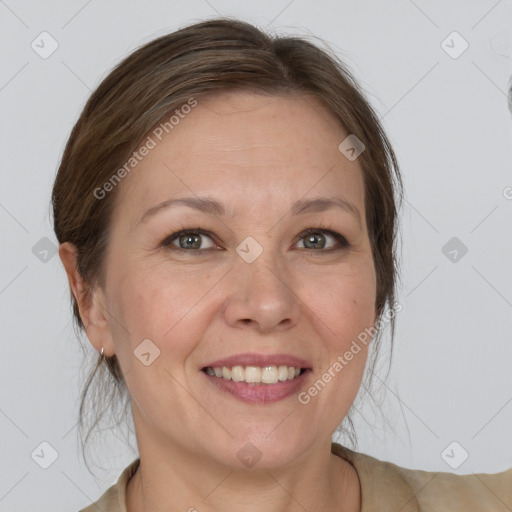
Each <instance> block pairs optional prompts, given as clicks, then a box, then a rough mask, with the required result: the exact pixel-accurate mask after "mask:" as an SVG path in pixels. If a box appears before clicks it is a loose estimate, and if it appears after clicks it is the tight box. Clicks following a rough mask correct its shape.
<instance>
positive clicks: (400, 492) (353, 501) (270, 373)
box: [52, 19, 512, 512]
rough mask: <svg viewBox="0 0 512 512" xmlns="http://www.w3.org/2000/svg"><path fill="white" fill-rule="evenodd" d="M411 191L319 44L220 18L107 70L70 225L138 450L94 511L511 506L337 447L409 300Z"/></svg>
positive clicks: (83, 310)
mask: <svg viewBox="0 0 512 512" xmlns="http://www.w3.org/2000/svg"><path fill="white" fill-rule="evenodd" d="M401 186H402V182H401V178H400V173H399V170H398V166H397V163H396V159H395V155H394V153H393V150H392V148H391V146H390V144H389V141H388V139H387V137H386V135H385V134H384V132H383V130H382V127H381V126H380V124H379V122H378V119H377V117H376V116H375V114H374V113H373V111H372V109H371V107H370V106H369V105H368V103H367V101H366V100H365V99H364V96H363V94H362V92H361V91H360V89H359V87H358V85H357V84H356V82H355V81H354V79H353V78H352V76H351V75H350V73H349V72H348V71H347V70H346V69H345V68H344V67H343V65H342V64H341V63H339V62H338V61H337V60H336V59H335V58H334V57H333V56H330V55H328V54H327V53H326V52H325V51H322V50H320V49H318V48H317V47H315V46H314V45H312V44H310V43H308V42H306V41H304V40H301V39H298V38H278V37H272V38H271V37H270V36H268V35H266V34H264V33H262V32H261V31H259V30H258V29H256V28H255V27H253V26H251V25H250V24H247V23H243V22H240V21H234V20H226V19H219V20H212V21H208V22H203V23H198V24H195V25H191V26H189V27H186V28H183V29H181V30H178V31H176V32H174V33H172V34H169V35H166V36H163V37H160V38H159V39H156V40H155V41H152V42H150V43H148V44H146V45H145V46H143V47H141V48H140V49H138V50H137V51H135V52H134V53H133V54H132V55H130V56H129V57H127V58H126V59H125V60H124V61H123V62H122V63H121V64H119V65H118V66H117V67H116V69H114V70H113V71H112V72H111V73H110V74H109V75H108V76H107V77H106V78H105V80H104V81H103V82H102V83H101V84H100V86H99V87H98V88H97V90H96V91H95V92H94V93H93V95H92V96H91V98H90V99H89V101H88V103H87V104H86V106H85V108H84V111H83V113H82V114H81V116H80V118H79V120H78V122H77V124H76V125H75V127H74V129H73V131H72V134H71V136H70V139H69V141H68V143H67V145H66V148H65V151H64V154H63V158H62V162H61V165H60V168H59V172H58V175H57V177H56V180H55V184H54V189H53V198H52V199H53V206H54V219H55V222H54V226H55V232H56V235H57V238H58V240H59V243H60V248H59V255H60V258H61V260H62V262H63V265H64V267H65V269H66V272H67V275H68V279H69V283H70V289H71V292H72V300H73V309H74V316H75V320H76V322H77V325H78V326H79V327H80V328H81V329H83V330H84V331H85V332H86V334H87V337H88V339H89V341H90V343H91V344H92V345H93V346H94V348H95V349H96V350H97V351H98V352H99V354H100V355H99V358H98V363H97V367H96V369H98V368H100V367H101V368H102V367H104V366H105V367H106V368H107V369H108V371H109V372H110V376H111V378H112V386H118V387H119V389H121V390H122V391H124V392H126V393H127V394H128V395H129V401H130V405H131V410H132V414H133V420H134V425H135V432H136V436H137V444H138V449H139V453H140V457H139V458H138V459H137V460H135V461H134V462H133V463H132V464H130V465H129V466H128V467H127V468H126V469H125V470H124V472H123V473H122V474H121V476H120V478H119V480H118V482H117V484H116V485H114V486H112V487H111V488H110V489H108V490H107V491H106V492H105V494H104V495H103V496H101V498H100V499H99V500H98V501H97V502H96V503H93V504H92V505H90V506H89V507H87V508H85V509H84V511H85V512H89V511H92V510H98V509H99V510H103V511H105V512H107V511H108V512H125V511H127V512H139V511H149V510H150V511H152V512H160V511H164V510H165V511H166V512H168V511H169V510H189V511H193V510H198V511H217V510H223V511H230V510H235V509H236V510H240V509H242V510H263V509H264V510H268V511H284V510H286V511H295V510H297V511H298V510H308V511H314V510H322V511H339V510H344V511H365V512H366V511H370V510H379V511H383V510H390V511H391V510H393V511H398V510H401V511H404V512H405V511H412V510H422V511H434V510H435V511H439V510H442V509H446V510H450V511H455V510H465V511H470V510H475V511H476V510H484V509H485V510H506V509H507V508H506V507H509V509H510V507H512V470H509V471H507V472H503V473H500V474H495V475H484V474H479V475H466V476H456V475H452V474H449V473H434V472H424V471H418V470H408V469H405V468H400V467H398V466H396V465H394V464H391V463H387V462H383V461H379V460H377V459H374V458H372V457H370V456H367V455H364V454H361V453H357V452H355V451H353V450H350V449H348V448H345V447H343V446H341V445H340V444H337V443H332V434H333V432H334V431H335V430H336V428H337V427H338V426H339V425H340V423H341V422H342V421H343V420H344V419H346V418H347V417H348V416H349V415H348V413H349V409H350V407H351V405H352V403H353V401H354V399H355V397H356V395H357V392H358V390H359V388H360V386H361V383H362V379H363V374H364V370H365V366H366V362H367V356H368V349H369V345H370V343H371V344H373V345H374V347H373V348H374V350H375V349H376V348H377V346H378V343H379V335H380V332H381V328H382V326H383V325H384V324H385V323H386V322H390V323H391V326H392V332H393V328H394V317H393V312H394V311H395V310H397V309H398V310H399V304H398V305H397V303H396V302H395V281H396V253H395V241H396V240H395V237H396V226H397V201H398V200H399V199H400V198H401V195H400V194H401ZM375 353H376V351H375ZM370 363H373V362H372V361H370ZM369 369H370V371H369V372H368V374H367V375H371V369H372V364H370V368H369ZM93 375H94V373H93ZM93 375H92V376H93ZM92 376H91V378H92ZM82 405H83V403H82ZM445 504H446V505H445ZM499 507H501V508H499Z"/></svg>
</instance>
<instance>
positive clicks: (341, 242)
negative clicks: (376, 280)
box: [161, 227, 350, 254]
mask: <svg viewBox="0 0 512 512" xmlns="http://www.w3.org/2000/svg"><path fill="white" fill-rule="evenodd" d="M318 233H322V234H328V235H331V236H332V237H333V238H334V239H335V240H336V241H337V242H338V246H337V247H331V248H330V249H302V250H303V251H307V252H308V253H310V254H311V253H315V254H316V253H319V252H327V253H332V252H335V251H341V250H344V249H347V248H348V247H350V243H349V242H348V241H347V239H346V238H345V237H344V236H343V235H341V234H340V233H338V232H336V231H333V230H332V229H328V228H308V229H306V230H305V231H303V232H302V233H300V235H299V240H302V239H303V238H305V237H306V236H308V235H311V234H318ZM188 234H194V235H205V236H207V237H209V238H211V239H212V241H213V242H215V237H214V236H213V235H212V234H211V233H209V232H208V231H205V230H204V229H201V228H186V227H184V228H182V229H180V230H179V231H176V232H175V233H173V234H172V235H169V236H168V237H166V238H165V239H164V240H163V241H162V243H161V246H162V247H165V248H167V249H170V250H172V251H178V252H181V253H187V254H190V253H192V254H199V253H202V252H206V251H212V250H216V249H183V248H181V247H176V246H174V245H172V242H174V240H176V239H179V237H181V236H183V235H188ZM215 243H216V242H215Z"/></svg>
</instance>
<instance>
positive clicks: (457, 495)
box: [80, 443, 512, 512]
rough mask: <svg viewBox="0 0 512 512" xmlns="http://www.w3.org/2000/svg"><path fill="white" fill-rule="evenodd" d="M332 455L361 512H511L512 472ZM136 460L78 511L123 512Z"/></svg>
mask: <svg viewBox="0 0 512 512" xmlns="http://www.w3.org/2000/svg"><path fill="white" fill-rule="evenodd" d="M331 451H332V453H334V454H336V455H338V456H339V457H341V458H343V459H345V460H347V461H348V462H350V463H351V464H352V466H354V468H355V469H356V471H357V474H358V475H359V480H360V481H361V494H362V509H361V512H374V511H375V512H377V511H378V512H399V511H400V512H511V511H512V468H511V469H509V470H507V471H503V472H501V473H493V474H486V473H476V474H470V475H455V474H453V473H447V472H435V471H432V472H430V471H421V470H416V469H406V468H402V467H400V466H397V465H396V464H393V463H391V462H384V461H381V460H378V459H375V458H374V457H371V456H369V455H365V454H363V453H358V452H354V451H352V450H350V449H348V448H345V447H344V446H341V445H340V444H337V443H332V447H331ZM139 460H140V459H136V460H134V461H133V462H132V463H131V464H130V465H129V466H128V467H126V468H125V469H124V471H123V472H122V473H121V476H120V477H119V479H118V481H117V483H116V484H114V485H112V487H110V488H109V489H107V490H106V491H105V493H104V494H103V495H102V496H101V498H100V499H99V500H98V501H96V502H95V503H93V504H92V505H90V506H88V507H87V508H84V509H82V510H80V512H98V510H101V511H102V512H126V502H125V494H126V485H127V484H128V480H129V479H130V478H131V476H132V475H133V474H134V473H135V471H136V470H137V467H138V465H139Z"/></svg>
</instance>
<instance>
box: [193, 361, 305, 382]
mask: <svg viewBox="0 0 512 512" xmlns="http://www.w3.org/2000/svg"><path fill="white" fill-rule="evenodd" d="M307 370H308V369H307V368H300V367H298V366H286V365H279V366H277V365H268V366H262V367H260V366H241V365H235V366H206V367H205V368H203V369H202V371H203V372H205V373H206V374H207V375H210V376H211V377H217V378H219V379H224V380H227V381H229V380H232V381H233V382H245V383H247V384H277V383H278V382H286V381H289V380H295V379H297V378H299V377H300V376H301V375H302V374H303V373H304V372H306V371H307Z"/></svg>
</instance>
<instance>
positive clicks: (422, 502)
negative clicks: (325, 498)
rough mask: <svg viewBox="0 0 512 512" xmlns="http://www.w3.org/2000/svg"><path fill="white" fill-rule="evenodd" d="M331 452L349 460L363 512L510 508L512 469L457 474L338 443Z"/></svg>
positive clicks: (494, 509) (432, 511)
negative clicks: (419, 467) (386, 458)
mask: <svg viewBox="0 0 512 512" xmlns="http://www.w3.org/2000/svg"><path fill="white" fill-rule="evenodd" d="M332 452H333V453H335V454H337V455H339V456H340V457H342V458H344V459H346V460H348V461H349V462H350V463H351V464H352V465H353V466H354V467H355V469H356V471H357V473H358V475H359V479H360V482H361V494H362V512H370V511H372V510H379V511H385V510H389V511H391V510H393V511H396V510H401V511H402V512H413V511H415V512H416V511H417V512H434V511H435V512H443V511H446V512H448V511H449V512H458V511H464V512H471V511H475V512H476V511H482V510H493V511H496V512H499V511H503V512H507V511H508V512H510V510H512V468H511V469H509V470H507V471H503V472H501V473H492V474H488V473H472V474H469V475H456V474H453V473H449V472H442V471H439V472H438V471H422V470H417V469H407V468H403V467H401V466H398V465H396V464H393V463H391V462H386V461H382V460H379V459H376V458H374V457H371V456H370V455H366V454H363V453H359V452H355V451H352V450H350V449H348V448H346V447H344V446H341V445H339V444H337V443H333V444H332Z"/></svg>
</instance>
